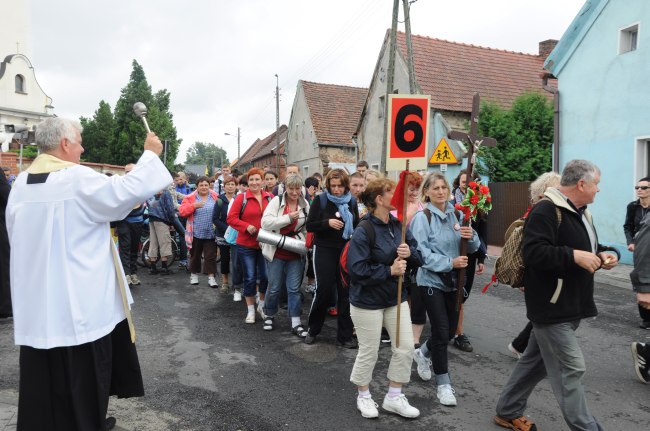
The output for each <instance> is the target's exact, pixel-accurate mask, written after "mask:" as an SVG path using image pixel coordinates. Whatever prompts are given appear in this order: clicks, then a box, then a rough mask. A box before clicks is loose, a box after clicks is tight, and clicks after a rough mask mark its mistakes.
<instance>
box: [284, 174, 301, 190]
mask: <svg viewBox="0 0 650 431" xmlns="http://www.w3.org/2000/svg"><path fill="white" fill-rule="evenodd" d="M284 187H285V190H286V189H291V188H294V189H299V188H301V187H302V178H300V175H288V176H287V177H286V178H285V179H284Z"/></svg>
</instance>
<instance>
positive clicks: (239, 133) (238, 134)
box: [237, 127, 241, 161]
mask: <svg viewBox="0 0 650 431" xmlns="http://www.w3.org/2000/svg"><path fill="white" fill-rule="evenodd" d="M240 140H241V129H240V128H239V127H237V161H239V159H240V157H241V153H240V152H239V150H240V145H239V141H240Z"/></svg>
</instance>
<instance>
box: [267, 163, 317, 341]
mask: <svg viewBox="0 0 650 431" xmlns="http://www.w3.org/2000/svg"><path fill="white" fill-rule="evenodd" d="M267 175H268V172H267ZM302 184H303V183H302V178H301V177H299V176H298V175H289V176H288V177H286V178H285V180H284V192H283V193H282V194H281V195H279V196H276V197H274V198H273V199H272V200H271V202H269V205H268V206H267V207H266V209H265V210H264V215H263V216H262V228H263V229H266V230H269V231H272V232H275V233H278V234H280V235H285V236H287V237H291V238H295V239H300V240H303V241H304V239H305V236H306V235H307V228H306V224H307V214H308V212H309V203H307V201H306V200H305V198H304V196H303V195H302V192H301V191H302ZM260 245H261V247H262V254H263V255H264V257H265V258H266V260H267V261H268V271H269V288H268V291H267V295H266V300H265V303H264V304H265V307H264V314H265V315H266V317H265V318H264V328H263V329H264V330H265V331H270V330H272V329H273V323H274V319H275V315H276V314H277V313H278V301H279V299H280V289H282V287H283V286H286V288H287V314H288V315H289V318H290V319H291V332H292V333H293V334H294V335H297V336H299V337H304V336H305V335H306V331H305V329H304V328H303V326H302V323H301V322H300V314H301V312H302V302H301V299H300V285H301V284H302V278H303V274H304V272H305V257H304V256H301V255H300V254H298V253H294V252H292V251H289V250H284V249H282V248H277V247H276V246H275V245H271V244H262V243H260Z"/></svg>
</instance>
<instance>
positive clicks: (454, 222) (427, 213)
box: [411, 172, 480, 406]
mask: <svg viewBox="0 0 650 431" xmlns="http://www.w3.org/2000/svg"><path fill="white" fill-rule="evenodd" d="M421 194H422V198H423V201H424V203H425V204H426V208H425V209H424V210H423V211H420V212H418V213H417V214H416V215H415V217H413V221H412V222H411V231H412V232H413V236H414V237H415V239H416V240H417V242H418V251H419V252H420V254H421V255H422V261H423V263H422V266H421V267H420V269H418V273H417V277H416V281H417V287H416V288H417V289H422V290H421V291H420V293H421V294H422V299H423V301H424V305H425V307H426V310H427V314H428V316H429V322H430V323H431V337H430V338H429V340H427V342H426V343H423V344H422V346H421V347H420V348H419V349H416V350H415V354H414V359H415V361H416V362H417V372H418V375H419V376H420V378H421V379H422V380H430V379H431V369H430V368H429V367H430V364H431V363H432V362H433V371H434V373H435V379H436V385H437V396H438V400H439V401H440V403H441V404H442V405H445V406H455V405H456V397H455V396H454V390H453V388H452V386H451V379H450V377H449V371H448V359H447V345H448V344H449V341H450V340H451V339H452V338H453V337H454V335H455V334H456V325H457V324H458V312H457V311H456V280H457V270H459V269H460V268H467V263H468V262H467V261H468V259H467V256H459V255H458V250H459V246H460V241H461V239H467V240H469V241H468V243H467V251H468V253H474V252H475V251H476V250H478V247H479V245H480V240H479V238H478V235H477V234H476V232H475V231H474V230H473V229H472V228H471V227H470V226H462V225H461V224H462V221H463V219H462V214H461V213H457V212H456V211H455V209H454V206H453V205H452V204H451V202H449V183H448V182H447V179H446V178H445V177H444V175H443V174H442V173H439V172H432V173H430V174H429V175H428V176H427V177H426V179H425V180H424V184H423V185H422V192H421Z"/></svg>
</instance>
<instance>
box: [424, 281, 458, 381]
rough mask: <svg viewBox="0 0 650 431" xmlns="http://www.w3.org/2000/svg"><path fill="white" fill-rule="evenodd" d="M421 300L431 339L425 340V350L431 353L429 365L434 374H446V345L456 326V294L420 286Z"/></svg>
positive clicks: (454, 332)
mask: <svg viewBox="0 0 650 431" xmlns="http://www.w3.org/2000/svg"><path fill="white" fill-rule="evenodd" d="M419 288H420V289H422V292H421V293H422V299H423V300H424V305H425V307H426V308H427V315H428V316H429V323H431V337H430V338H429V339H428V340H427V348H428V349H429V352H430V353H431V363H432V365H433V372H434V373H435V374H446V373H447V372H448V359H447V345H448V344H449V341H451V339H452V338H454V335H456V327H457V326H458V312H457V311H456V292H455V291H454V292H443V291H442V290H440V289H436V288H434V287H426V286H420V287H419Z"/></svg>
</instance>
